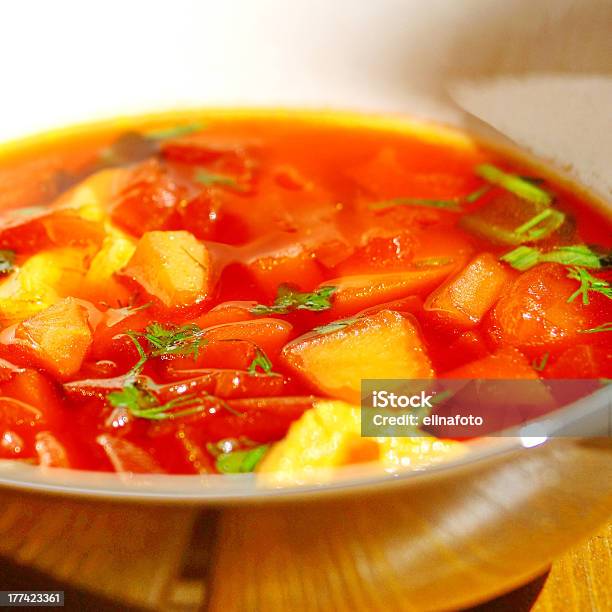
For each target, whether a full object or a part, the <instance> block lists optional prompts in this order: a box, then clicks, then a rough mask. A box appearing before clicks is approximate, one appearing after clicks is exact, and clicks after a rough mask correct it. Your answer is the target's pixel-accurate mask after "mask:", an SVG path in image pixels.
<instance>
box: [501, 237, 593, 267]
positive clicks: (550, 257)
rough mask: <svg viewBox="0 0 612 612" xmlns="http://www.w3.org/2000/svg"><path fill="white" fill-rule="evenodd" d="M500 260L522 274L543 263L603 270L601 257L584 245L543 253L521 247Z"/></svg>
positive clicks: (558, 248) (535, 249) (531, 248)
mask: <svg viewBox="0 0 612 612" xmlns="http://www.w3.org/2000/svg"><path fill="white" fill-rule="evenodd" d="M500 259H501V260H502V261H505V262H506V263H508V264H510V265H511V266H512V267H513V268H515V269H516V270H520V271H521V272H524V271H525V270H529V268H533V266H535V265H536V264H539V263H543V262H552V263H560V264H563V265H565V266H581V267H583V268H594V269H598V268H601V262H600V257H599V255H597V253H595V252H594V251H592V250H591V249H590V248H589V247H588V246H586V245H583V244H577V245H572V246H562V247H555V248H554V249H552V250H551V251H547V252H542V251H540V250H539V249H537V248H534V247H528V246H520V247H517V248H516V249H514V250H513V251H510V252H509V253H506V254H505V255H503V256H502V257H500Z"/></svg>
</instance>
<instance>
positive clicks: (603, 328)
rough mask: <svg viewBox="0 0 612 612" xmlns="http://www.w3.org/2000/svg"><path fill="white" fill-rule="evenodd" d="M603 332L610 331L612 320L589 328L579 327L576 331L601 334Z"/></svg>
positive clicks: (611, 330) (611, 329)
mask: <svg viewBox="0 0 612 612" xmlns="http://www.w3.org/2000/svg"><path fill="white" fill-rule="evenodd" d="M604 332H612V321H608V322H607V323H602V324H601V325H598V326H597V327H591V329H579V330H578V333H580V334H601V333H604Z"/></svg>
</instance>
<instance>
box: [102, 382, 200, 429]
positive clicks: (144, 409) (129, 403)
mask: <svg viewBox="0 0 612 612" xmlns="http://www.w3.org/2000/svg"><path fill="white" fill-rule="evenodd" d="M107 399H108V402H109V403H110V405H111V406H114V407H116V408H120V407H122V408H126V409H127V411H128V412H129V413H130V414H131V415H132V416H135V417H137V418H139V419H148V420H151V421H161V420H164V419H178V418H180V417H185V416H189V415H191V414H196V413H198V412H202V411H203V410H204V409H205V406H203V405H202V402H201V401H200V400H199V399H198V398H197V397H196V396H194V395H184V396H182V397H177V398H176V399H173V400H170V401H169V402H166V403H165V404H160V403H159V401H158V399H157V398H156V397H155V395H153V393H151V392H150V391H149V390H147V389H144V388H142V387H141V386H139V385H138V383H136V382H130V383H128V384H126V385H125V387H123V389H122V390H121V391H113V392H112V393H109V394H108V396H107ZM179 408H182V410H177V409H179Z"/></svg>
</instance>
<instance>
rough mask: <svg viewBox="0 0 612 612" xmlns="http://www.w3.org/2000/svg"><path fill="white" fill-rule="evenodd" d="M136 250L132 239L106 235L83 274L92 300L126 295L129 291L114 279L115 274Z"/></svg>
mask: <svg viewBox="0 0 612 612" xmlns="http://www.w3.org/2000/svg"><path fill="white" fill-rule="evenodd" d="M134 251H136V246H135V245H134V243H133V241H132V240H129V239H127V238H122V237H120V236H112V235H111V236H107V237H106V238H105V239H104V242H103V243H102V248H101V249H100V250H99V251H98V253H96V255H95V257H94V258H93V259H92V260H91V263H90V265H89V270H88V271H87V274H86V275H85V281H86V283H87V292H88V296H89V297H90V298H91V299H93V300H94V301H98V300H104V299H106V298H107V296H109V295H113V296H115V297H116V298H117V299H121V298H124V297H127V296H128V294H129V292H128V291H127V289H126V288H125V287H124V286H123V285H121V284H120V283H119V282H118V281H117V280H116V279H115V274H116V273H117V272H119V271H120V270H121V269H122V268H124V267H125V266H126V265H127V263H128V262H129V261H130V259H131V257H132V255H134Z"/></svg>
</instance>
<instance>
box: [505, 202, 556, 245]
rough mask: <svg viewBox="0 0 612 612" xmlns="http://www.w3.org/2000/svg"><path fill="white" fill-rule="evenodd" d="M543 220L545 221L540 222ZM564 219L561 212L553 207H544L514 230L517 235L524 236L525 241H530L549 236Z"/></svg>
mask: <svg viewBox="0 0 612 612" xmlns="http://www.w3.org/2000/svg"><path fill="white" fill-rule="evenodd" d="M543 221H546V223H544V224H542V222H543ZM564 221H565V215H564V214H563V213H562V212H560V211H558V210H555V209H554V208H545V209H544V210H543V211H542V212H540V213H538V214H537V215H535V216H534V217H532V218H531V219H529V220H528V221H526V222H525V223H523V225H520V226H519V227H517V228H516V229H515V230H514V231H515V233H516V234H517V235H519V236H524V240H525V242H531V241H535V240H541V239H542V238H546V237H547V236H550V235H551V234H552V233H553V232H554V231H556V230H558V229H559V228H560V227H561V226H562V225H563V222H564ZM538 226H540V227H538Z"/></svg>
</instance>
